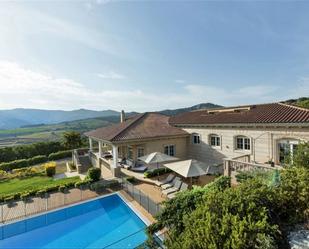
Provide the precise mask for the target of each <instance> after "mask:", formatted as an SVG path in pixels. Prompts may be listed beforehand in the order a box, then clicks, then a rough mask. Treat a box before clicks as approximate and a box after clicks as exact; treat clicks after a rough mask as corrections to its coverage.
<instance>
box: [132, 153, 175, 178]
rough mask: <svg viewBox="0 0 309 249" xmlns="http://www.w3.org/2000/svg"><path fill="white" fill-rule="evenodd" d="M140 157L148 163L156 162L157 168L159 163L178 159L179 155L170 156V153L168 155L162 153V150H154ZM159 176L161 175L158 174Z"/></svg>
mask: <svg viewBox="0 0 309 249" xmlns="http://www.w3.org/2000/svg"><path fill="white" fill-rule="evenodd" d="M138 159H139V160H141V161H143V162H145V163H147V164H153V163H156V164H157V168H158V166H159V163H163V162H171V161H175V160H178V158H177V157H173V156H169V155H166V154H164V153H161V152H153V153H150V154H148V155H146V156H142V157H139V158H138ZM158 174H159V172H158ZM158 177H159V175H158Z"/></svg>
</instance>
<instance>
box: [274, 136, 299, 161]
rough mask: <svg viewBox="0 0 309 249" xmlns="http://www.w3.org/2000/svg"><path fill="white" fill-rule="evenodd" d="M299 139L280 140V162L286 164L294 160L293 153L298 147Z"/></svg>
mask: <svg viewBox="0 0 309 249" xmlns="http://www.w3.org/2000/svg"><path fill="white" fill-rule="evenodd" d="M297 145H298V141H295V140H293V141H291V140H282V141H280V142H279V144H278V146H279V162H280V164H286V163H287V162H291V163H292V162H293V155H294V153H295V151H296V149H297Z"/></svg>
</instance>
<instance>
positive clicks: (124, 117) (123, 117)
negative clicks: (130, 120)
mask: <svg viewBox="0 0 309 249" xmlns="http://www.w3.org/2000/svg"><path fill="white" fill-rule="evenodd" d="M125 119H126V115H125V113H124V110H122V111H121V113H120V123H123V122H124V121H125Z"/></svg>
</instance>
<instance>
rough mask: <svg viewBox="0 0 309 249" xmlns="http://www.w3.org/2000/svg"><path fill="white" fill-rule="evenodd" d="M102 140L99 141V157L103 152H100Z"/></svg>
mask: <svg viewBox="0 0 309 249" xmlns="http://www.w3.org/2000/svg"><path fill="white" fill-rule="evenodd" d="M102 146H103V144H102V141H99V157H102V155H103V153H102Z"/></svg>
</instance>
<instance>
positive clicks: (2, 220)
mask: <svg viewBox="0 0 309 249" xmlns="http://www.w3.org/2000/svg"><path fill="white" fill-rule="evenodd" d="M3 212H4V210H3V203H1V222H2V223H4V214H3Z"/></svg>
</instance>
